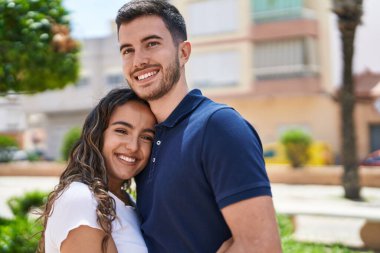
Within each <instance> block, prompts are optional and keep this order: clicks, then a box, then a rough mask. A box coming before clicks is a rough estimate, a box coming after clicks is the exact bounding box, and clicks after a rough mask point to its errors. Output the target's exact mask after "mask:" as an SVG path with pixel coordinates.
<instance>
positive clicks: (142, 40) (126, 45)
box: [119, 34, 162, 52]
mask: <svg viewBox="0 0 380 253" xmlns="http://www.w3.org/2000/svg"><path fill="white" fill-rule="evenodd" d="M151 39H158V40H162V37H160V36H158V35H155V34H153V35H148V36H146V37H144V38H142V39H141V42H146V41H147V40H151ZM131 46H132V44H130V43H124V44H121V45H120V48H119V50H120V52H121V50H123V48H125V47H131Z"/></svg>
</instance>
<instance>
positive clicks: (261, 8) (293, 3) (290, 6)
mask: <svg viewBox="0 0 380 253" xmlns="http://www.w3.org/2000/svg"><path fill="white" fill-rule="evenodd" d="M251 8H252V17H253V19H254V21H255V23H265V22H273V21H281V20H290V19H299V18H314V12H313V11H312V10H310V9H307V8H305V7H304V1H303V0H251Z"/></svg>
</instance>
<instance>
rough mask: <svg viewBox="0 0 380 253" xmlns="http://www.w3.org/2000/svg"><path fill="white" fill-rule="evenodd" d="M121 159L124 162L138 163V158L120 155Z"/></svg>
mask: <svg viewBox="0 0 380 253" xmlns="http://www.w3.org/2000/svg"><path fill="white" fill-rule="evenodd" d="M119 158H120V159H121V160H124V161H126V162H129V163H134V162H135V161H136V158H132V157H129V156H125V155H119Z"/></svg>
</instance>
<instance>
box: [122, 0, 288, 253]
mask: <svg viewBox="0 0 380 253" xmlns="http://www.w3.org/2000/svg"><path fill="white" fill-rule="evenodd" d="M116 23H117V27H118V39H119V44H120V53H121V55H122V61H123V73H124V76H125V78H126V80H127V81H128V83H129V85H130V86H131V88H132V89H133V90H134V91H135V92H136V93H137V94H138V96H140V97H141V98H143V99H145V100H146V101H148V103H149V105H150V107H151V109H152V111H153V113H154V114H155V116H156V118H157V120H158V125H157V126H156V136H155V143H154V145H153V149H152V156H151V160H150V162H149V165H148V167H147V168H146V169H145V170H144V171H143V172H142V173H141V174H139V176H138V177H137V178H136V183H137V208H138V211H139V212H140V214H141V219H142V225H141V228H142V231H143V235H144V239H145V240H146V243H147V246H148V249H149V252H169V253H172V252H181V253H183V252H216V251H217V250H218V249H219V250H220V251H219V252H222V251H223V252H265V253H268V252H281V245H280V239H279V235H278V231H277V224H276V220H275V214H274V208H273V203H272V199H271V190H270V184H269V180H268V177H267V174H266V171H265V166H264V160H263V155H262V146H261V142H260V140H259V137H258V135H257V133H256V131H255V130H254V129H253V128H252V126H251V125H250V124H249V123H247V122H246V121H245V120H244V119H243V118H242V117H241V116H240V115H239V114H238V113H237V112H236V111H234V110H233V109H231V108H229V107H227V106H225V105H220V104H216V103H214V102H213V101H211V100H209V99H208V98H206V97H204V96H202V94H201V92H200V91H199V90H193V91H190V92H189V90H188V86H187V83H186V78H185V64H186V62H187V61H188V59H189V56H190V53H191V44H190V43H189V42H188V41H187V35H186V26H185V22H184V20H183V17H182V16H181V14H180V13H179V12H178V10H177V9H176V8H175V7H174V6H172V5H171V4H169V3H167V2H166V1H164V0H134V1H131V2H129V3H127V4H125V5H124V6H123V7H122V8H121V9H120V10H119V12H118V15H117V18H116ZM229 238H231V239H230V240H229ZM227 240H228V241H227ZM225 241H227V242H226V243H225V244H224V245H223V247H222V248H220V247H221V245H222V244H223V242H225Z"/></svg>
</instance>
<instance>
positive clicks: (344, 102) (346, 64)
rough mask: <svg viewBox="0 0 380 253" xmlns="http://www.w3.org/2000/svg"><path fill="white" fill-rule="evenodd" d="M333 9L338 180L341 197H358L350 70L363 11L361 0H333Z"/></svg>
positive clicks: (352, 85)
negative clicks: (337, 47) (339, 65)
mask: <svg viewBox="0 0 380 253" xmlns="http://www.w3.org/2000/svg"><path fill="white" fill-rule="evenodd" d="M333 4H334V8H333V11H334V13H335V14H336V15H337V16H338V27H339V31H340V39H341V44H342V55H343V59H342V60H343V72H342V80H343V83H342V86H341V88H340V90H339V94H338V100H339V103H340V109H341V110H340V111H341V139H342V142H341V150H342V162H343V167H344V173H343V177H342V184H343V187H344V191H345V197H346V198H348V199H360V183H359V173H358V167H359V162H358V156H357V147H356V129H355V124H354V110H355V83H354V79H353V73H352V60H353V56H354V41H355V34H356V28H357V26H358V25H359V24H360V22H361V17H362V15H363V9H362V5H363V0H333Z"/></svg>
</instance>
